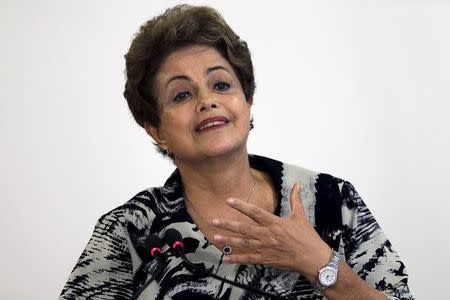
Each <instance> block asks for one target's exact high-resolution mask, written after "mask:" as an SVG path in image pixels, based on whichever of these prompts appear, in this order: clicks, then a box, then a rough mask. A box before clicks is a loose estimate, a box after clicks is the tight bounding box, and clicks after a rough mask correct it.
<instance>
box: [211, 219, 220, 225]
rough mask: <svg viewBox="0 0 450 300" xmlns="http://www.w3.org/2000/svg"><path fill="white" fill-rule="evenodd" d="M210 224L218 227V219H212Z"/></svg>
mask: <svg viewBox="0 0 450 300" xmlns="http://www.w3.org/2000/svg"><path fill="white" fill-rule="evenodd" d="M212 224H213V225H220V220H219V219H213V220H212Z"/></svg>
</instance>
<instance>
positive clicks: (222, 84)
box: [214, 81, 230, 92]
mask: <svg viewBox="0 0 450 300" xmlns="http://www.w3.org/2000/svg"><path fill="white" fill-rule="evenodd" d="M214 89H215V90H216V91H219V92H225V91H227V90H229V89H230V84H228V83H226V82H223V81H221V82H217V83H216V84H214Z"/></svg>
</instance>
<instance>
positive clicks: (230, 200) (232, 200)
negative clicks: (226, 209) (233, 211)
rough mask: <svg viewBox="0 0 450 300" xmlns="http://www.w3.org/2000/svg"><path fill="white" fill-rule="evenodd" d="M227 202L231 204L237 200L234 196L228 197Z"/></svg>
mask: <svg viewBox="0 0 450 300" xmlns="http://www.w3.org/2000/svg"><path fill="white" fill-rule="evenodd" d="M227 202H228V203H229V204H234V203H235V202H236V200H234V199H233V198H228V199H227Z"/></svg>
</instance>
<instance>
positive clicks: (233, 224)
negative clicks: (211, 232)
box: [212, 218, 261, 238]
mask: <svg viewBox="0 0 450 300" xmlns="http://www.w3.org/2000/svg"><path fill="white" fill-rule="evenodd" d="M212 224H213V226H215V227H217V228H221V229H225V230H228V231H230V232H233V233H238V234H241V235H243V236H249V237H253V238H257V237H258V236H260V235H261V233H260V231H261V230H260V228H258V226H256V225H251V224H248V223H244V222H240V221H230V220H227V219H217V218H215V219H213V220H212Z"/></svg>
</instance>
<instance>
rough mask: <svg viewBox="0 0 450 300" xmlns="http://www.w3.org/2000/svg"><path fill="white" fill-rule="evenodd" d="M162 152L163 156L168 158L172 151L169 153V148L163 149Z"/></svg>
mask: <svg viewBox="0 0 450 300" xmlns="http://www.w3.org/2000/svg"><path fill="white" fill-rule="evenodd" d="M161 152H162V154H163V155H164V156H168V155H169V154H170V151H169V149H167V148H163V149H162V150H161Z"/></svg>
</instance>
